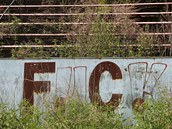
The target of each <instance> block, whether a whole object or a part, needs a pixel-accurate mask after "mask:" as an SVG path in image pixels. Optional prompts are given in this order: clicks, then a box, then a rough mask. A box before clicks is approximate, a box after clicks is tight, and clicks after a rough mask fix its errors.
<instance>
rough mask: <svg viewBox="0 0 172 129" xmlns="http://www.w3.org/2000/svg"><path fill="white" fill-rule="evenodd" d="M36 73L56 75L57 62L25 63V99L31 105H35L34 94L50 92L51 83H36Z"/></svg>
mask: <svg viewBox="0 0 172 129" xmlns="http://www.w3.org/2000/svg"><path fill="white" fill-rule="evenodd" d="M35 73H55V62H33V63H25V65H24V93H23V97H24V99H26V100H27V101H28V102H29V103H31V104H33V103H34V96H33V95H34V94H33V93H34V92H36V93H41V92H48V91H50V81H34V74H35Z"/></svg>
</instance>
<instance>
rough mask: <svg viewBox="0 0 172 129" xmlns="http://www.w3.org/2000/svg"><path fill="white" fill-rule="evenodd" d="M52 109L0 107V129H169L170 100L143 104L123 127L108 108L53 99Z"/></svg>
mask: <svg viewBox="0 0 172 129" xmlns="http://www.w3.org/2000/svg"><path fill="white" fill-rule="evenodd" d="M53 104H54V105H53V106H52V105H50V106H47V110H46V111H40V110H39V109H38V108H37V107H36V106H31V105H30V104H28V103H27V102H22V103H21V104H20V105H18V107H17V108H16V109H11V108H8V106H7V105H5V104H2V103H1V104H0V128H3V129H29V128H31V129H47V128H48V129H57V128H58V129H69V128H70V129H88V128H89V129H171V128H172V97H171V96H170V94H166V95H165V96H161V98H159V99H158V100H156V101H155V100H151V99H149V100H146V101H145V103H144V104H143V107H142V108H143V109H142V110H140V111H139V112H135V121H136V124H135V125H130V126H129V125H123V123H122V121H121V120H122V119H121V117H120V115H118V114H117V113H116V112H114V111H113V110H112V108H111V107H100V106H97V105H95V104H90V103H87V102H83V101H81V100H79V99H76V98H75V99H74V98H73V99H72V98H70V99H68V100H65V99H63V100H62V99H56V100H54V103H53Z"/></svg>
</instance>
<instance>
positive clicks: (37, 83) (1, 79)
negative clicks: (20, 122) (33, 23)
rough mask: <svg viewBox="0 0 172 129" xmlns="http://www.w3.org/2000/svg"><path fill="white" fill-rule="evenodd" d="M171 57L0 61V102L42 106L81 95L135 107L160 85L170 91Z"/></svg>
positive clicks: (152, 94) (151, 94) (83, 97)
mask: <svg viewBox="0 0 172 129" xmlns="http://www.w3.org/2000/svg"><path fill="white" fill-rule="evenodd" d="M171 73H172V59H170V58H167V59H165V58H163V59H50V60H47V59H46V60H44V59H41V60H0V101H1V102H6V103H10V104H12V105H13V104H14V105H17V104H19V103H20V102H21V100H22V99H23V98H25V99H27V100H28V101H29V102H30V103H32V104H35V105H41V104H42V103H43V102H45V101H47V102H51V100H52V98H53V97H54V96H58V97H62V98H66V97H70V96H72V95H74V94H76V93H77V94H79V96H80V97H81V99H83V100H87V101H88V102H93V101H99V104H100V105H104V104H116V106H118V105H119V103H118V101H120V102H121V104H120V105H119V106H126V107H128V108H131V107H132V104H134V103H135V102H136V101H138V100H139V101H141V102H142V100H144V99H145V98H146V97H152V98H157V97H158V96H159V90H158V89H159V87H166V88H167V89H168V90H169V91H172V74H171Z"/></svg>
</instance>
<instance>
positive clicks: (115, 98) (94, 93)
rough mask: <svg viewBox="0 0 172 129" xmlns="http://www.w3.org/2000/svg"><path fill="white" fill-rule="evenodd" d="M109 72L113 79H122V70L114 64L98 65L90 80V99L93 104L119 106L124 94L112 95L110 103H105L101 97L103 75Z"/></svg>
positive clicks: (104, 63) (103, 63)
mask: <svg viewBox="0 0 172 129" xmlns="http://www.w3.org/2000/svg"><path fill="white" fill-rule="evenodd" d="M105 71H108V72H109V73H110V74H111V75H112V79H113V80H116V79H122V73H121V70H120V68H119V67H118V66H117V65H116V64H115V63H113V62H109V61H107V62H102V63H100V64H98V65H97V66H96V67H95V69H94V70H93V71H92V73H91V76H90V80H89V97H90V100H91V102H96V103H98V105H113V106H117V105H118V102H119V100H120V99H121V98H122V94H112V97H111V99H110V101H109V102H107V103H104V102H103V101H102V100H101V97H100V95H99V81H100V77H101V74H102V73H103V72H105Z"/></svg>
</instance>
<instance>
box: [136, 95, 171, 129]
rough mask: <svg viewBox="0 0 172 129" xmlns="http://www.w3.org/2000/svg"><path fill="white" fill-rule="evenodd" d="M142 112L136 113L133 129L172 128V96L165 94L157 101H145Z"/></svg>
mask: <svg viewBox="0 0 172 129" xmlns="http://www.w3.org/2000/svg"><path fill="white" fill-rule="evenodd" d="M143 108H144V109H143V111H142V112H137V113H136V120H137V124H136V125H135V129H171V128H172V96H171V93H167V92H166V93H165V95H164V96H162V97H161V98H160V99H158V100H156V101H155V100H152V99H150V100H147V101H146V102H145V103H144V107H143Z"/></svg>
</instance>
